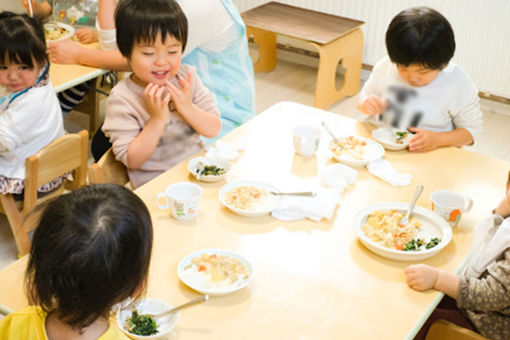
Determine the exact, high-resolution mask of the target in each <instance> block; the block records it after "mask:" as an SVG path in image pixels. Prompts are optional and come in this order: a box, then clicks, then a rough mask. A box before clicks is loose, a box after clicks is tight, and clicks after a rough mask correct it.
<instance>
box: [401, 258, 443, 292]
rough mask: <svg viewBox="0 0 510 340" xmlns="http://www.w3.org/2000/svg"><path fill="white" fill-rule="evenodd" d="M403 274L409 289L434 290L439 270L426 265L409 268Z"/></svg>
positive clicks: (415, 265)
mask: <svg viewBox="0 0 510 340" xmlns="http://www.w3.org/2000/svg"><path fill="white" fill-rule="evenodd" d="M404 273H405V275H406V281H407V284H408V285H409V287H411V288H412V289H415V290H418V291H422V290H427V289H431V288H434V286H435V285H436V282H437V279H438V278H439V270H438V269H436V268H434V267H431V266H428V265H426V264H414V265H412V266H409V267H407V268H406V269H405V270H404Z"/></svg>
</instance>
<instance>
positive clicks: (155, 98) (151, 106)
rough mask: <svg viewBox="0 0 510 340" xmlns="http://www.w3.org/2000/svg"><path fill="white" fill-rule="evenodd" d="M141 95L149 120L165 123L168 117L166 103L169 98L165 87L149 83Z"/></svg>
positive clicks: (168, 110) (168, 112)
mask: <svg viewBox="0 0 510 340" xmlns="http://www.w3.org/2000/svg"><path fill="white" fill-rule="evenodd" d="M143 93H144V95H145V102H146V103H147V107H148V111H149V114H150V116H151V119H156V120H159V121H161V122H163V123H166V122H167V121H168V118H169V117H170V108H169V107H168V103H169V102H170V96H171V94H170V92H169V91H167V87H166V86H159V85H157V84H154V83H149V85H147V87H146V88H145V90H144V92H143Z"/></svg>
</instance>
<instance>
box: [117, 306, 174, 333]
mask: <svg viewBox="0 0 510 340" xmlns="http://www.w3.org/2000/svg"><path fill="white" fill-rule="evenodd" d="M172 308H173V306H170V305H169V304H168V303H166V302H165V301H163V300H160V299H153V298H144V299H141V300H140V301H138V302H136V303H134V304H130V305H129V306H127V307H125V308H121V309H119V310H118V311H117V325H118V326H119V328H120V329H121V330H122V331H123V332H124V333H125V334H126V335H127V336H128V337H130V338H131V339H136V340H139V339H159V338H163V337H165V336H167V335H168V334H169V333H170V332H171V331H172V330H173V329H174V327H175V325H176V324H177V321H178V320H179V313H178V312H175V313H172V314H170V315H166V316H162V317H159V318H153V317H151V316H150V315H149V314H159V313H162V312H164V311H167V310H170V309H172Z"/></svg>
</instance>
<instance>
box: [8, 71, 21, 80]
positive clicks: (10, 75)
mask: <svg viewBox="0 0 510 340" xmlns="http://www.w3.org/2000/svg"><path fill="white" fill-rule="evenodd" d="M16 78H18V72H16V71H15V70H11V71H7V79H16Z"/></svg>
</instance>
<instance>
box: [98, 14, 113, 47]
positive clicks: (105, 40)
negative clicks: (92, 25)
mask: <svg viewBox="0 0 510 340" xmlns="http://www.w3.org/2000/svg"><path fill="white" fill-rule="evenodd" d="M96 30H97V40H98V41H99V48H100V49H102V50H116V49H117V37H116V34H117V33H116V32H117V31H116V30H115V29H111V30H103V29H101V27H99V22H98V20H97V19H96Z"/></svg>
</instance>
